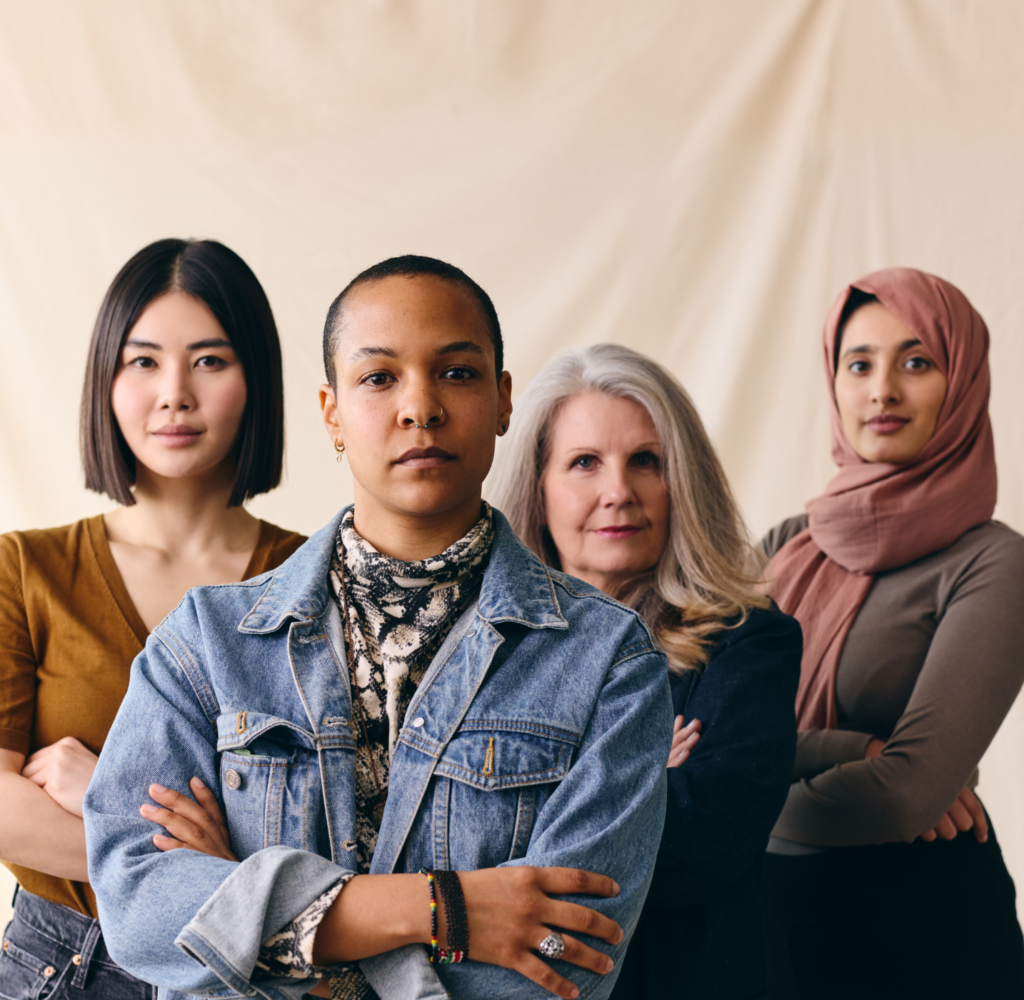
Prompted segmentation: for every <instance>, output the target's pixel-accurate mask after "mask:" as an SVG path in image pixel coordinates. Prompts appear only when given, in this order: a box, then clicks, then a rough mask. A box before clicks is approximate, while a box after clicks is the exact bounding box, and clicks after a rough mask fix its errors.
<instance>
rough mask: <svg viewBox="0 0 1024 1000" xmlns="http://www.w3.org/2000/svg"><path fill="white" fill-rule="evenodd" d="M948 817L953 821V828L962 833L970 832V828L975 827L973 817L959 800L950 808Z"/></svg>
mask: <svg viewBox="0 0 1024 1000" xmlns="http://www.w3.org/2000/svg"><path fill="white" fill-rule="evenodd" d="M946 815H947V816H948V817H949V819H950V820H951V821H952V823H953V826H955V827H956V828H957V830H959V831H960V832H961V833H963V831H964V830H970V828H971V827H972V826H974V819H973V817H972V816H971V814H970V813H969V812H968V811H967V810H966V809H965V808H964V807H963V805H962V804H961V802H960V800H959V799H957V800H956V802H954V803H953V804H952V805H951V806H950V807H949V811H948V812H947V813H946Z"/></svg>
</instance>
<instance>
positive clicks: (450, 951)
mask: <svg viewBox="0 0 1024 1000" xmlns="http://www.w3.org/2000/svg"><path fill="white" fill-rule="evenodd" d="M420 874H421V875H426V876H427V885H428V886H429V888H430V963H431V965H453V964H455V963H456V962H463V961H465V960H466V959H468V958H469V930H468V927H467V920H466V903H465V900H464V899H463V897H462V884H461V883H460V882H459V876H458V875H456V874H455V872H443V873H442V872H432V871H428V870H427V869H426V868H421V869H420ZM448 876H451V877H452V878H453V879H454V881H455V884H456V886H457V888H456V889H455V890H454V892H453V891H452V889H451V887H450V880H449V878H448ZM442 879H443V881H442ZM446 883H449V884H448V886H447V888H446V885H445V884H446ZM438 886H441V901H442V902H443V903H444V910H445V916H446V917H447V916H449V915H450V914H451V913H452V912H453V911H454V912H455V913H456V918H455V919H456V924H457V930H456V931H455V933H456V934H457V935H458V937H459V940H458V941H455V945H457V947H451V948H439V947H438V946H437V890H438ZM449 899H451V900H452V901H453V903H454V909H453V908H450V907H449V905H448V900H449ZM460 910H461V917H460V916H459V911H460ZM449 931H451V928H450V927H449ZM449 941H452V938H451V936H449Z"/></svg>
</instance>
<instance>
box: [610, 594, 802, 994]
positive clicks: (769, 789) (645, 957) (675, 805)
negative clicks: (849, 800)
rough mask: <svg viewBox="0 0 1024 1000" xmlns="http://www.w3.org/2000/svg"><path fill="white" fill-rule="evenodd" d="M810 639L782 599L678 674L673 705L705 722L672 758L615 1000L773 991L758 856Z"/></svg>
mask: <svg viewBox="0 0 1024 1000" xmlns="http://www.w3.org/2000/svg"><path fill="white" fill-rule="evenodd" d="M802 647H803V638H802V635H801V632H800V626H799V624H797V622H796V620H795V619H793V618H790V617H789V616H788V615H784V614H783V613H782V612H781V611H779V610H778V609H777V608H775V607H774V606H773V607H772V608H770V609H767V610H761V609H754V610H753V611H751V613H750V615H749V617H748V618H747V620H746V621H745V622H744V623H743V624H742V625H741V626H739V627H738V628H735V629H725V630H723V631H721V632H719V633H718V634H717V635H716V636H715V640H714V647H713V649H712V650H711V655H710V659H709V661H708V664H707V666H706V667H705V668H704V670H703V672H701V673H698V672H697V671H695V670H693V671H687V672H686V673H685V674H683V675H681V676H677V675H675V674H673V675H671V686H672V701H673V706H674V708H675V714H676V715H683V716H684V717H685V720H686V722H689V721H690V720H691V719H693V718H698V719H700V721H701V738H700V741H699V742H698V744H697V746H696V747H695V748H694V750H693V752H692V753H691V754H690V757H689V759H687V761H686V762H685V763H684V764H683V765H682V766H681V767H675V768H670V769H669V772H668V775H669V784H668V812H667V814H666V817H665V832H664V834H663V835H662V840H661V847H660V849H659V852H658V862H657V866H656V868H655V872H654V881H653V883H652V885H651V891H650V894H649V895H648V897H647V902H646V904H645V905H644V909H643V912H642V913H641V915H640V922H639V924H638V925H637V929H636V932H635V934H634V935H633V940H632V942H631V943H630V946H629V950H628V951H627V953H626V957H625V958H624V959H623V964H622V971H621V973H620V975H619V979H618V982H617V983H616V984H615V989H614V991H613V992H612V1000H648V998H650V1000H654V998H655V997H657V998H658V1000H663V998H664V997H681V998H685V1000H705V998H708V1000H710V998H715V1000H753V998H755V997H763V996H767V988H768V987H767V973H766V969H765V960H764V942H763V937H762V932H761V914H760V903H759V876H760V867H761V856H762V854H763V853H764V849H765V845H766V844H767V842H768V835H769V833H770V832H771V829H772V826H773V825H774V824H775V820H776V819H777V818H778V815H779V813H780V812H781V811H782V806H783V804H784V803H785V801H786V794H787V792H788V790H789V783H790V776H791V773H792V770H793V758H794V755H795V752H796V719H795V715H794V707H793V706H794V702H795V700H796V688H797V682H798V680H799V677H800V655H801V651H802Z"/></svg>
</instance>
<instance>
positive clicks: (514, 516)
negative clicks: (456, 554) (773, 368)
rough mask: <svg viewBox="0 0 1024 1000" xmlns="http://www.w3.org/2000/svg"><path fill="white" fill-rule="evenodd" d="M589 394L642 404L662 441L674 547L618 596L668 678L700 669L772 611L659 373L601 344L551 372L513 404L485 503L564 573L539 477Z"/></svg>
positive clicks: (696, 426) (722, 494) (694, 434)
mask: <svg viewBox="0 0 1024 1000" xmlns="http://www.w3.org/2000/svg"><path fill="white" fill-rule="evenodd" d="M584 392H598V393H604V394H605V395H608V396H619V397H622V398H624V399H631V400H633V401H634V402H636V403H639V404H640V405H641V406H642V407H644V409H645V410H647V412H648V413H649V414H650V416H651V420H652V421H653V423H654V426H655V429H656V430H657V432H658V436H659V437H660V439H661V443H662V447H663V448H664V451H665V462H664V467H663V475H664V477H665V482H666V484H667V486H668V494H669V542H668V545H666V547H665V551H664V552H663V553H662V555H661V558H660V559H659V560H658V562H657V564H656V565H655V566H654V567H652V568H651V570H649V571H648V572H647V573H644V574H642V575H641V576H639V577H637V578H636V579H634V580H632V581H630V582H629V583H628V584H627V585H626V586H625V587H624V588H623V590H622V592H620V593H617V594H614V595H612V596H614V597H616V598H617V599H618V600H620V601H622V602H623V603H625V604H628V605H629V606H630V607H633V608H636V610H637V611H639V612H640V614H641V615H642V616H643V617H644V620H645V621H646V622H647V624H648V625H649V626H650V628H651V631H652V632H654V634H655V635H656V636H657V637H658V641H659V642H660V643H661V645H662V647H663V648H664V650H665V653H666V655H667V657H668V661H669V667H670V669H672V670H674V671H676V672H681V671H683V670H688V669H694V668H697V669H699V668H701V667H702V666H703V665H704V664H705V663H706V662H707V652H708V651H707V646H708V642H709V640H710V639H711V637H712V636H713V635H714V634H715V633H716V632H718V631H720V630H721V629H722V628H723V627H726V622H730V623H731V624H732V625H733V626H735V625H737V624H739V623H741V622H742V621H744V620H745V619H746V616H747V614H748V612H749V610H750V608H753V607H766V606H767V605H768V603H769V602H768V598H767V597H765V596H764V595H763V594H761V593H759V592H758V590H757V589H756V587H757V584H758V581H759V577H760V571H761V570H762V569H763V565H764V560H763V558H762V557H760V555H759V554H758V550H756V549H755V548H754V547H753V545H752V544H751V542H750V536H749V534H748V532H747V529H746V526H745V525H744V523H743V519H742V518H741V517H740V513H739V509H738V508H737V506H736V501H735V500H734V499H733V496H732V491H731V490H730V489H729V483H728V481H727V480H726V478H725V472H724V471H723V469H722V466H721V463H720V462H719V461H718V456H717V455H716V454H715V450H714V448H713V447H712V446H711V441H710V440H709V439H708V435H707V432H706V431H705V430H704V425H703V423H702V422H701V419H700V417H699V416H698V414H697V410H696V408H695V407H694V405H693V401H692V400H691V399H690V397H689V395H687V393H686V390H685V389H683V387H682V386H681V385H680V384H679V382H678V381H676V379H675V378H674V377H673V376H672V375H671V374H670V373H669V372H668V371H666V370H665V369H664V368H662V367H661V365H659V364H658V363H657V362H656V361H652V360H651V359H650V358H648V357H645V356H644V355H642V354H639V353H637V352H636V351H632V350H630V349H629V348H628V347H620V346H619V345H617V344H596V345H594V346H593V347H589V348H587V349H586V350H584V351H578V352H574V353H572V354H568V355H566V356H564V357H561V358H558V359H556V360H555V361H552V362H551V363H550V364H548V365H547V366H546V367H545V368H543V369H542V370H541V371H540V372H539V373H538V374H537V376H536V377H535V378H534V379H533V381H532V382H530V384H529V385H528V386H527V387H526V390H525V391H524V392H523V394H522V396H521V397H520V398H519V400H518V401H517V403H516V408H515V416H514V418H513V422H512V429H511V431H510V432H509V434H508V436H507V437H506V438H505V440H504V441H503V443H502V446H501V453H500V455H499V460H498V462H497V463H496V468H495V471H494V472H493V473H492V475H491V478H490V479H489V481H488V489H487V495H488V499H489V500H490V502H491V503H492V504H493V505H494V506H495V507H497V508H498V509H499V510H500V511H501V512H502V513H503V514H504V515H505V516H506V517H507V518H508V519H509V521H510V522H511V524H512V527H513V528H514V529H515V531H516V533H517V534H518V535H519V537H520V538H521V539H522V540H523V541H524V542H525V543H526V544H527V545H528V546H529V547H530V548H531V549H533V551H534V552H536V553H537V555H538V556H540V558H541V559H543V560H544V561H545V562H546V563H547V564H548V565H549V566H553V567H554V568H556V569H560V568H561V563H560V560H559V556H558V550H557V548H556V547H555V544H554V541H553V540H552V538H551V534H550V532H549V531H548V529H547V526H546V524H545V513H544V494H543V477H544V470H545V468H546V466H547V462H548V458H549V453H550V441H551V432H552V429H553V428H554V425H555V421H556V420H557V419H558V416H559V413H560V412H561V410H562V407H563V406H564V405H565V403H566V402H567V401H568V400H570V399H571V398H572V397H574V396H578V395H579V394H580V393H584Z"/></svg>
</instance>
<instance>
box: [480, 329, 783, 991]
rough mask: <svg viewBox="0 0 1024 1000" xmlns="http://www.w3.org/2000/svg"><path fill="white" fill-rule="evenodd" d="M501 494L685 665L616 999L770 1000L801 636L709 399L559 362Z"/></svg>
mask: <svg viewBox="0 0 1024 1000" xmlns="http://www.w3.org/2000/svg"><path fill="white" fill-rule="evenodd" d="M489 497H490V499H491V502H492V503H493V504H494V505H495V506H497V507H499V508H500V509H501V510H502V511H504V512H505V514H506V516H507V517H508V519H509V521H510V522H511V524H512V526H513V528H515V530H516V531H517V533H518V534H519V536H520V538H522V539H523V541H524V542H526V544H527V545H528V546H529V547H530V548H532V549H533V550H534V552H536V553H537V555H539V556H540V557H541V558H542V559H544V560H545V561H546V562H547V563H548V564H549V565H551V566H553V567H556V568H558V569H560V570H562V571H564V572H566V573H570V574H572V575H573V576H576V577H579V578H580V579H582V580H584V581H586V582H587V583H590V584H592V585H593V586H595V587H597V588H599V589H600V590H602V591H604V592H605V593H607V594H610V595H611V596H613V597H615V598H617V599H618V600H620V601H622V602H623V603H625V604H628V605H629V606H631V607H633V608H635V609H636V610H637V611H638V612H639V613H640V614H641V615H642V616H643V618H644V619H645V620H646V622H647V624H648V626H649V627H650V629H651V631H652V632H653V633H654V635H655V636H656V637H657V639H658V641H659V642H660V644H661V646H662V647H663V648H664V650H665V652H666V654H667V658H668V663H669V672H670V682H671V688H672V699H673V706H674V711H675V713H676V724H675V735H674V737H673V742H672V746H671V750H670V752H669V759H668V767H669V805H668V815H667V818H666V822H665V831H664V835H663V838H662V842H661V848H660V852H659V856H658V864H657V869H656V871H655V877H654V883H653V885H652V888H651V891H650V895H649V896H648V899H647V902H646V905H645V907H644V910H643V913H642V915H641V917H640V922H639V925H638V926H637V929H636V933H635V935H634V937H633V941H632V944H631V945H630V949H629V951H628V953H627V955H626V958H625V960H624V965H623V968H622V972H621V974H620V977H619V980H618V983H617V984H616V987H615V991H614V993H613V998H615V1000H623V998H647V997H651V998H653V997H663V996H667V995H675V994H676V993H677V992H679V991H680V989H681V988H683V984H685V993H686V996H687V997H690V998H701V997H712V996H713V997H715V998H729V1000H751V998H754V997H761V996H766V995H767V986H766V971H765V962H764V947H763V941H762V934H761V926H760V915H759V902H758V885H759V873H760V864H761V856H762V854H763V852H764V849H765V845H766V843H767V840H768V835H769V833H770V831H771V829H772V825H773V824H774V822H775V819H776V818H777V816H778V814H779V812H780V810H781V809H782V806H783V803H784V802H785V799H786V793H787V790H788V788H789V781H790V772H791V769H792V766H793V757H794V748H795V742H796V726H795V721H794V718H793V699H794V696H795V692H796V685H797V678H798V676H799V669H800V654H801V634H800V627H799V626H798V625H797V623H796V622H795V621H794V620H793V619H792V618H789V617H788V616H786V615H784V614H782V613H781V612H780V611H779V610H778V609H777V608H776V607H775V606H774V605H772V603H771V602H770V601H769V600H768V598H766V597H765V596H763V594H762V593H761V592H760V591H759V590H758V587H757V584H758V580H759V570H760V569H761V565H762V564H761V561H760V560H759V559H758V557H757V555H756V553H755V550H754V548H753V546H752V545H751V543H750V540H749V538H748V535H747V531H746V529H745V527H744V525H743V522H742V519H741V517H740V514H739V511H738V509H737V506H736V503H735V501H734V499H733V497H732V493H731V491H730V489H729V484H728V482H727V481H726V478H725V474H724V472H723V470H722V467H721V464H720V463H719V461H718V458H717V456H716V455H715V452H714V449H713V448H712V446H711V442H710V441H709V439H708V436H707V433H706V431H705V430H704V426H703V424H702V423H701V420H700V417H699V416H698V414H697V411H696V409H695V407H694V405H693V402H692V401H691V400H690V397H689V396H688V395H687V394H686V392H685V390H684V389H683V387H682V386H681V385H680V384H679V383H678V382H677V381H676V379H675V378H674V377H673V376H672V375H671V374H670V373H669V372H668V371H666V370H665V369H664V368H662V367H661V366H660V365H659V364H657V363H656V362H654V361H652V360H651V359H650V358H647V357H644V356H643V355H642V354H638V353H637V352H636V351H632V350H630V349H628V348H625V347H619V346H617V345H613V344H598V345H596V346H594V347H590V348H588V349H587V350H585V351H581V352H578V353H574V354H570V355H567V356H565V357H562V358H559V359H557V360H555V361H553V362H552V363H551V364H549V365H548V366H547V367H546V368H544V369H543V370H542V371H541V372H540V373H539V374H538V375H537V377H536V378H535V379H534V380H533V381H532V382H531V383H530V385H529V386H528V387H527V388H526V390H525V392H524V393H523V395H522V397H521V398H520V400H519V401H518V402H517V404H516V419H515V422H514V426H513V429H512V432H511V434H510V436H509V438H507V439H506V445H505V449H504V452H503V454H501V456H500V461H499V462H498V467H497V472H496V474H495V476H494V479H493V481H492V483H491V488H490V490H489Z"/></svg>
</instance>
